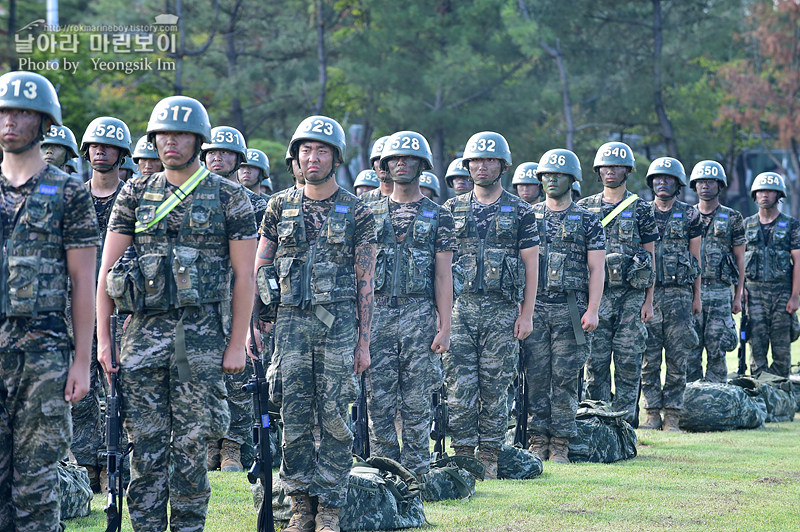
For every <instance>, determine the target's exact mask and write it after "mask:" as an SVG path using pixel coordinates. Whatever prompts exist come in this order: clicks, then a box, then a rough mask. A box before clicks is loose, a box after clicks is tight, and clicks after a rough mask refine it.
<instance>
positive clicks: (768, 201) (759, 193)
mask: <svg viewBox="0 0 800 532" xmlns="http://www.w3.org/2000/svg"><path fill="white" fill-rule="evenodd" d="M756 203H757V204H758V206H759V207H763V208H765V209H769V208H772V207H773V206H774V205H775V204H776V203H778V191H777V190H756Z"/></svg>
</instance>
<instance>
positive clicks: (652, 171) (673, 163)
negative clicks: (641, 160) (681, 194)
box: [646, 157, 686, 190]
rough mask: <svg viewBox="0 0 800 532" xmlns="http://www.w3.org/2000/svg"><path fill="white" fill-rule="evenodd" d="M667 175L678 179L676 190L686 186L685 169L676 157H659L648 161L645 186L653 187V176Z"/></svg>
mask: <svg viewBox="0 0 800 532" xmlns="http://www.w3.org/2000/svg"><path fill="white" fill-rule="evenodd" d="M657 175H668V176H672V177H674V178H675V179H677V180H678V190H680V187H685V186H686V171H685V170H684V169H683V164H681V162H680V161H679V160H678V159H674V158H672V157H659V158H658V159H655V160H654V161H653V162H652V163H650V167H649V168H648V169H647V178H646V179H647V186H648V187H650V188H653V177H655V176H657Z"/></svg>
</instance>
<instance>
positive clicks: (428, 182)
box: [419, 171, 441, 198]
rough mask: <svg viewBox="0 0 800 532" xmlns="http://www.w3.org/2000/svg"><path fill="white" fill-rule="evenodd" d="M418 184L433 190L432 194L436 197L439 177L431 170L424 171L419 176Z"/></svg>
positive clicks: (437, 195) (438, 191)
mask: <svg viewBox="0 0 800 532" xmlns="http://www.w3.org/2000/svg"><path fill="white" fill-rule="evenodd" d="M419 186H420V187H424V188H428V189H430V190H432V191H433V195H434V196H436V197H437V198H438V197H439V193H440V192H441V189H440V187H439V178H438V177H436V174H434V173H433V172H429V171H425V172H422V175H420V176H419Z"/></svg>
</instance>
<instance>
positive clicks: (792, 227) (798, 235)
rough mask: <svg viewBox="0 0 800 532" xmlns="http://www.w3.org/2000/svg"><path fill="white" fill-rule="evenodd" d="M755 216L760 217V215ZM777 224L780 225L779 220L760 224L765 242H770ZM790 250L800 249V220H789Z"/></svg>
mask: <svg viewBox="0 0 800 532" xmlns="http://www.w3.org/2000/svg"><path fill="white" fill-rule="evenodd" d="M753 216H758V213H756V214H754V215H753ZM776 223H778V218H775V219H774V220H772V221H771V222H770V223H768V224H762V223H761V222H759V223H758V224H759V225H760V226H761V232H762V233H764V241H765V242H769V241H770V239H771V238H772V230H773V229H774V228H775V224H776ZM789 249H800V220H797V219H795V218H791V219H790V220H789Z"/></svg>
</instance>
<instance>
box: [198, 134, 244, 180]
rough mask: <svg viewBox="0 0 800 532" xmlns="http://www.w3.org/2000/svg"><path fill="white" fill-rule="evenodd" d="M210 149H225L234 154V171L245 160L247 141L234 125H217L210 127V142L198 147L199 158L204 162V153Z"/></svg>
mask: <svg viewBox="0 0 800 532" xmlns="http://www.w3.org/2000/svg"><path fill="white" fill-rule="evenodd" d="M212 150H227V151H229V152H233V153H235V154H236V165H235V166H234V167H233V169H234V171H235V170H236V169H237V168H239V166H240V165H241V164H242V163H244V161H246V160H247V143H246V142H245V140H244V135H242V132H241V131H239V130H238V129H236V128H235V127H230V126H217V127H215V128H212V129H211V142H206V143H204V144H203V145H202V146H201V147H200V160H201V161H203V162H205V160H206V154H207V153H208V152H210V151H212Z"/></svg>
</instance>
